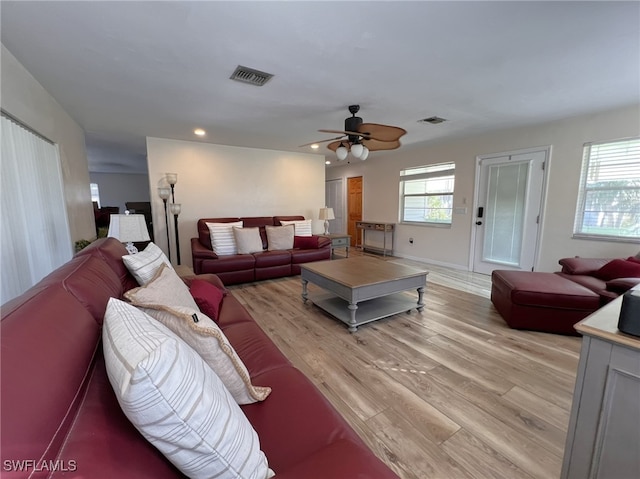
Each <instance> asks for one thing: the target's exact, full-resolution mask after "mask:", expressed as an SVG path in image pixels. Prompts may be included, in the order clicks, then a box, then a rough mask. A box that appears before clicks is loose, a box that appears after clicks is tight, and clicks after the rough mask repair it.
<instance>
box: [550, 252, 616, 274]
mask: <svg viewBox="0 0 640 479" xmlns="http://www.w3.org/2000/svg"><path fill="white" fill-rule="evenodd" d="M609 261H611V258H580V257H579V256H576V257H575V258H562V259H561V260H560V261H558V263H559V264H560V265H561V266H562V272H563V273H566V274H586V275H591V274H592V273H594V272H595V271H598V270H599V269H600V268H602V267H603V266H604V265H605V264H607V263H608V262H609Z"/></svg>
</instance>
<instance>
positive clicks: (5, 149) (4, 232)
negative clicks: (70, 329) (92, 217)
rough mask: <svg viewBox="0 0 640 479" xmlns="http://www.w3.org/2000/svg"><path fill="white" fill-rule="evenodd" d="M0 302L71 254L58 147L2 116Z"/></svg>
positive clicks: (51, 269)
mask: <svg viewBox="0 0 640 479" xmlns="http://www.w3.org/2000/svg"><path fill="white" fill-rule="evenodd" d="M1 121H2V123H1V126H2V129H1V133H2V135H1V137H2V138H1V143H2V164H1V165H2V168H1V170H0V204H1V214H2V216H1V220H2V221H1V223H0V250H1V256H0V261H1V263H0V265H1V267H0V271H1V273H0V274H1V278H0V279H1V283H0V285H1V296H0V304H4V303H5V302H6V301H8V300H10V299H12V298H14V297H16V296H18V295H20V294H22V293H23V292H24V291H25V290H27V289H28V288H29V287H31V286H32V285H34V284H35V283H37V282H38V281H40V280H41V279H42V278H43V277H44V276H46V275H47V274H49V273H50V272H51V271H53V270H54V269H55V268H57V267H58V266H60V265H61V264H63V263H65V262H66V261H68V260H69V259H70V258H71V257H72V255H73V248H72V244H71V237H70V233H69V223H68V219H67V210H66V207H65V202H64V194H63V188H62V173H61V170H60V159H59V156H58V148H57V146H55V145H54V144H52V143H50V142H48V141H46V140H44V139H43V138H41V137H39V136H38V135H35V134H34V133H32V132H31V131H29V130H27V129H25V128H24V127H22V126H20V125H19V124H17V123H16V122H14V121H13V120H11V119H9V118H7V117H6V116H5V115H4V114H3V115H2V117H1Z"/></svg>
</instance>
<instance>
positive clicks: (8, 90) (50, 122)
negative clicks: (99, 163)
mask: <svg viewBox="0 0 640 479" xmlns="http://www.w3.org/2000/svg"><path fill="white" fill-rule="evenodd" d="M1 60H2V67H1V73H2V82H1V88H2V91H1V94H0V98H1V100H2V109H3V110H5V111H6V112H7V113H9V114H10V115H12V116H14V117H15V118H17V119H18V120H20V121H21V122H22V123H24V124H25V125H27V126H29V127H30V128H32V129H33V130H35V131H37V132H38V133H40V134H41V135H42V136H44V137H46V138H48V139H49V140H51V141H53V142H54V143H56V144H57V145H58V147H59V151H60V162H61V165H62V179H63V182H64V195H65V201H66V205H67V216H68V218H69V229H70V233H71V240H72V241H73V242H75V241H78V240H80V239H93V238H95V237H96V231H95V221H94V217H93V207H92V205H91V192H90V190H89V168H88V166H87V153H86V150H85V143H84V131H83V130H82V128H81V127H80V125H78V123H76V122H75V121H74V120H73V119H72V118H71V117H70V116H69V115H68V114H67V113H66V112H65V111H64V110H63V109H62V107H61V106H60V105H59V104H58V102H57V101H56V100H55V99H54V98H53V97H52V96H51V95H50V94H49V93H48V92H47V91H46V90H45V89H44V88H42V86H41V85H40V83H38V81H37V80H36V79H35V78H34V77H33V76H32V75H31V74H30V73H29V72H28V71H27V70H26V69H25V68H24V67H23V66H22V65H21V64H20V62H18V60H16V58H15V57H14V56H13V55H12V54H11V53H10V52H9V50H7V49H6V48H5V46H4V45H2V52H1ZM70 251H73V245H70Z"/></svg>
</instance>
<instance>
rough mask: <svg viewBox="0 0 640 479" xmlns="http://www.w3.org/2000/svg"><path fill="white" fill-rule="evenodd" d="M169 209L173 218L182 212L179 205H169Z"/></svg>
mask: <svg viewBox="0 0 640 479" xmlns="http://www.w3.org/2000/svg"><path fill="white" fill-rule="evenodd" d="M169 208H170V209H171V214H172V215H175V216H177V215H179V214H180V211H182V205H181V204H180V203H171V204H170V205H169Z"/></svg>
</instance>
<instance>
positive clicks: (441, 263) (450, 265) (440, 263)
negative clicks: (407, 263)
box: [394, 253, 469, 271]
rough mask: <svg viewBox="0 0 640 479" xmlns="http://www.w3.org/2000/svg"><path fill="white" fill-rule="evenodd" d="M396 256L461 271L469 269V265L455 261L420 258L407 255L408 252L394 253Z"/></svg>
mask: <svg viewBox="0 0 640 479" xmlns="http://www.w3.org/2000/svg"><path fill="white" fill-rule="evenodd" d="M394 256H396V257H398V258H404V259H410V260H411V261H417V262H419V263H425V264H432V265H435V266H443V267H445V268H451V269H457V270H460V271H469V267H468V266H465V265H461V264H454V263H446V262H444V261H438V260H436V259H431V258H419V257H417V256H410V255H406V254H397V253H396V254H394Z"/></svg>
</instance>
